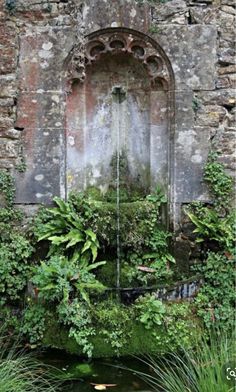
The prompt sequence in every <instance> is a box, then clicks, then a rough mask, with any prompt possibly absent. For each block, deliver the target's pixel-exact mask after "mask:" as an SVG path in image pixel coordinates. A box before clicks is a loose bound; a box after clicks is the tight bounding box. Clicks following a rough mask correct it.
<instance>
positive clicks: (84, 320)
mask: <svg viewBox="0 0 236 392" xmlns="http://www.w3.org/2000/svg"><path fill="white" fill-rule="evenodd" d="M57 311H58V315H59V321H61V323H62V324H64V325H67V326H68V327H69V337H71V338H74V339H75V340H76V342H77V344H78V345H79V346H81V347H82V349H83V353H84V354H87V356H88V357H91V356H92V353H93V344H92V343H91V341H90V340H89V338H90V337H91V336H93V335H94V334H95V330H94V328H93V325H92V316H91V311H90V308H89V306H88V303H87V302H85V301H81V300H78V298H74V299H73V300H72V301H70V302H69V303H68V302H67V301H61V303H60V304H59V305H58V308H57Z"/></svg>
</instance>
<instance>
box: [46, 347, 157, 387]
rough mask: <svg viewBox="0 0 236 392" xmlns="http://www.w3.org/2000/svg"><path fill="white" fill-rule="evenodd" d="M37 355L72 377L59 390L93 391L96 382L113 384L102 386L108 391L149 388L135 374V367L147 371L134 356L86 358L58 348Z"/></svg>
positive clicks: (137, 369)
mask: <svg viewBox="0 0 236 392" xmlns="http://www.w3.org/2000/svg"><path fill="white" fill-rule="evenodd" d="M40 359H41V360H43V362H45V363H48V364H50V365H53V366H54V367H56V368H58V369H60V370H61V371H63V373H64V374H65V376H68V377H71V378H73V381H67V382H65V384H64V385H63V387H62V390H63V392H93V391H96V389H95V385H96V384H97V385H106V384H113V386H107V387H106V391H108V392H134V391H139V392H151V391H152V389H151V388H150V387H149V386H148V385H147V384H146V383H145V382H144V381H142V380H141V379H140V378H139V377H138V376H137V374H135V370H136V371H145V372H147V371H148V369H147V368H146V367H145V365H144V364H143V363H142V362H140V361H139V360H137V359H135V358H121V359H109V360H108V359H100V360H92V361H86V360H83V359H81V358H78V357H76V356H70V355H67V354H64V353H62V352H54V351H52V352H51V351H50V352H47V353H44V354H42V355H41V356H40ZM119 367H127V368H130V369H134V371H127V370H124V369H121V368H119ZM104 390H105V389H104Z"/></svg>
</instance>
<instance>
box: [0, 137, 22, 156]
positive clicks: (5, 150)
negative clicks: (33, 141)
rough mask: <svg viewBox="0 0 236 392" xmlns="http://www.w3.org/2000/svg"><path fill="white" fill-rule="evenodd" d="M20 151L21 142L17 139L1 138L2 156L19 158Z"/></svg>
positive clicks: (0, 151)
mask: <svg viewBox="0 0 236 392" xmlns="http://www.w3.org/2000/svg"><path fill="white" fill-rule="evenodd" d="M19 152H20V149H19V143H18V142H17V141H13V140H8V139H1V138H0V157H1V158H17V156H18V155H19Z"/></svg>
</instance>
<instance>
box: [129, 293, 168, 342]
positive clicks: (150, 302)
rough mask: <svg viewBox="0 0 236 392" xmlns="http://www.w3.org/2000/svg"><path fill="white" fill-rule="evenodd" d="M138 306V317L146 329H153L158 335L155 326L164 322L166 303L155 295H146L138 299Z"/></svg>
mask: <svg viewBox="0 0 236 392" xmlns="http://www.w3.org/2000/svg"><path fill="white" fill-rule="evenodd" d="M136 308H137V310H138V311H139V316H138V319H139V320H140V321H141V323H143V324H144V325H145V328H146V329H152V330H153V334H154V335H155V336H156V334H155V327H156V326H159V325H162V323H163V322H164V316H165V314H166V307H165V305H164V304H163V303H162V301H160V300H158V299H156V298H155V296H154V295H146V296H144V297H140V298H139V299H138V300H137V301H136ZM156 337H157V336H156Z"/></svg>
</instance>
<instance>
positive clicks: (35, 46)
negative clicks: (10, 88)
mask: <svg viewBox="0 0 236 392" xmlns="http://www.w3.org/2000/svg"><path fill="white" fill-rule="evenodd" d="M20 41H21V52H20V59H19V80H20V89H21V90H22V91H38V90H43V91H62V88H63V87H64V86H63V76H64V74H65V69H66V64H65V61H66V58H67V56H68V55H69V53H70V51H71V49H72V47H73V44H74V43H75V42H76V36H75V31H74V29H73V28H72V27H70V28H68V27H67V28H64V27H63V28H61V29H58V27H56V28H46V27H45V28H44V29H43V31H42V29H39V28H32V29H29V30H27V31H26V33H24V34H23V35H22V36H21V38H20Z"/></svg>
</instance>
